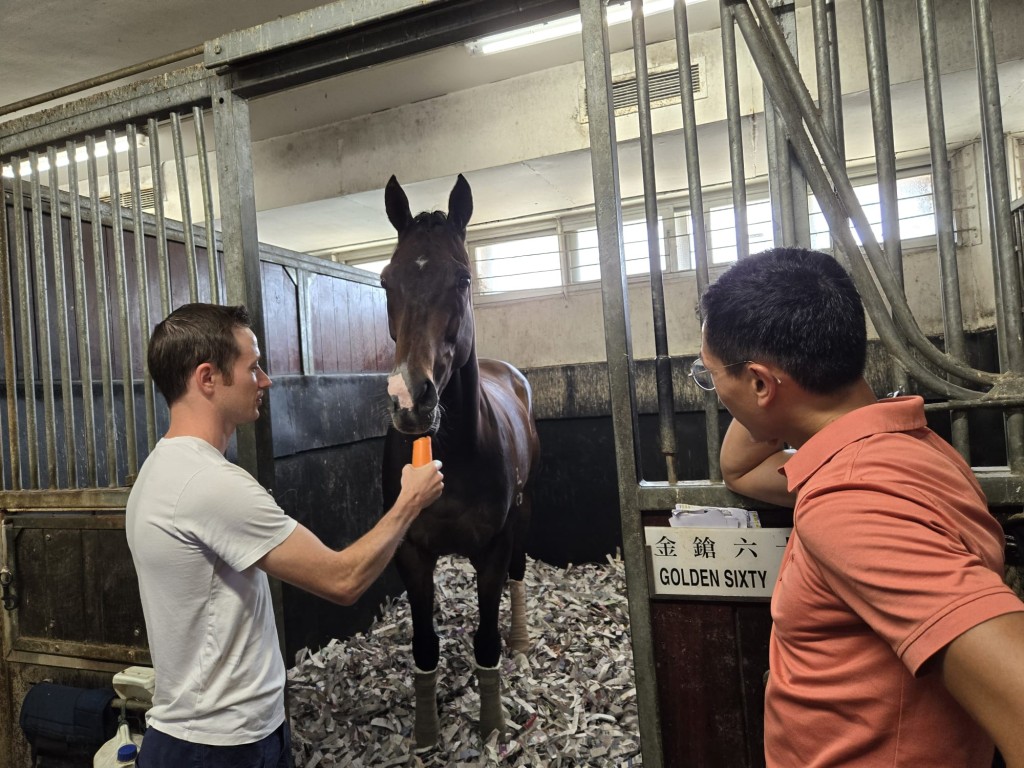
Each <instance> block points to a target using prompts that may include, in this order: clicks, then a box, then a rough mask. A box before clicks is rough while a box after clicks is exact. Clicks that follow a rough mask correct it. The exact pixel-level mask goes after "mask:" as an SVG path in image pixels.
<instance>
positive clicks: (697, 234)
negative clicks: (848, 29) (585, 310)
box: [674, 0, 722, 481]
mask: <svg viewBox="0 0 1024 768" xmlns="http://www.w3.org/2000/svg"><path fill="white" fill-rule="evenodd" d="M674 11H675V33H676V61H677V62H678V66H679V91H680V100H679V106H680V108H681V109H682V112H683V149H684V152H685V157H686V186H687V194H688V195H689V202H690V221H691V222H692V226H693V232H692V233H691V234H692V242H693V250H692V254H693V269H694V274H695V275H696V278H697V296H698V297H700V296H703V295H704V291H706V290H707V289H708V285H709V284H710V283H711V280H710V277H709V275H708V241H707V232H706V226H705V218H704V192H703V182H702V181H701V175H700V151H699V148H698V144H697V111H696V108H695V107H694V102H693V78H692V76H691V74H690V31H689V22H688V20H687V18H686V3H685V2H684V0H675V8H674ZM703 403H704V435H705V440H706V442H705V445H706V447H707V457H708V477H709V478H710V479H711V480H715V481H720V480H721V479H722V467H721V461H720V459H719V451H718V447H719V445H721V442H722V433H721V430H720V429H719V423H718V398H717V397H716V396H713V395H712V394H710V393H709V394H707V395H704V397H703Z"/></svg>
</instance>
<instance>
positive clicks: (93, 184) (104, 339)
mask: <svg viewBox="0 0 1024 768" xmlns="http://www.w3.org/2000/svg"><path fill="white" fill-rule="evenodd" d="M85 149H86V155H87V158H86V163H87V167H88V169H89V207H90V208H91V209H92V260H93V267H94V269H95V274H96V320H97V322H96V328H97V330H98V331H99V345H100V348H99V363H100V381H101V382H102V390H103V436H104V438H105V448H106V459H107V484H108V485H109V486H110V487H111V488H113V487H116V485H117V444H116V442H115V429H114V394H113V376H114V375H113V371H112V369H111V360H110V328H109V327H108V325H107V323H108V322H109V318H110V302H109V301H108V300H107V270H106V256H105V254H104V247H103V216H102V214H101V213H100V193H99V182H98V172H97V168H96V139H95V138H94V137H93V136H87V137H86V138H85Z"/></svg>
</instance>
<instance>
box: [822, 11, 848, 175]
mask: <svg viewBox="0 0 1024 768" xmlns="http://www.w3.org/2000/svg"><path fill="white" fill-rule="evenodd" d="M825 10H826V17H827V19H828V34H829V39H830V40H831V41H832V45H831V46H830V47H829V58H830V59H831V60H832V93H833V94H835V100H834V106H835V147H836V154H838V155H839V159H840V161H841V162H842V163H843V165H845V164H846V128H845V126H844V125H843V84H842V77H841V73H840V71H839V30H838V29H837V28H836V4H835V2H834V0H832V1H831V2H829V3H828V6H827V7H826V9H825Z"/></svg>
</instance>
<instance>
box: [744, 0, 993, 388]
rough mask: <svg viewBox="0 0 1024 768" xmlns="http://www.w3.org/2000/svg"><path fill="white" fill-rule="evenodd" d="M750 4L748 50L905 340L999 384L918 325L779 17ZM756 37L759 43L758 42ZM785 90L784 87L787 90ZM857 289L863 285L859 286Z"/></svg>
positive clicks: (758, 2)
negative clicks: (839, 209)
mask: <svg viewBox="0 0 1024 768" xmlns="http://www.w3.org/2000/svg"><path fill="white" fill-rule="evenodd" d="M750 4H751V5H752V6H753V7H754V9H755V10H756V11H757V14H758V17H759V19H760V20H761V24H760V25H757V24H756V23H755V22H754V18H753V14H752V13H751V10H750V8H748V7H747V6H746V5H745V4H739V5H736V6H733V13H734V15H735V17H736V19H737V21H739V18H740V15H741V14H743V15H744V17H745V19H746V23H747V24H748V27H747V30H746V32H745V33H744V37H745V39H746V41H747V47H748V48H751V46H752V45H755V46H756V47H757V49H758V53H757V54H754V51H753V49H751V55H752V56H753V58H754V61H755V63H756V64H757V65H758V69H759V71H760V72H761V76H762V79H764V77H765V72H769V71H770V72H773V73H774V77H775V81H776V85H777V86H778V87H779V88H780V90H779V91H774V90H773V93H775V96H774V100H775V102H776V105H780V104H786V105H789V106H787V107H786V109H784V110H783V112H784V113H786V112H788V114H785V115H784V119H785V120H786V123H787V126H788V127H789V131H790V136H791V139H793V140H794V141H796V134H801V135H803V137H804V138H805V139H806V138H807V134H805V133H804V129H803V125H806V126H807V130H808V131H809V132H810V136H811V139H813V143H814V148H816V149H817V153H815V152H814V151H813V149H812V151H811V153H810V154H809V155H805V157H804V159H802V160H801V165H803V168H804V173H808V174H809V173H810V172H811V171H810V169H809V168H808V163H809V162H811V161H812V159H813V158H815V157H816V155H818V154H820V156H821V162H819V161H818V160H817V159H813V164H814V166H815V167H816V168H817V169H818V170H821V163H822V162H823V163H824V167H825V168H827V169H828V172H829V176H830V177H831V179H832V185H834V186H835V191H834V192H833V191H832V190H831V189H830V190H829V192H828V196H829V197H832V198H834V197H836V196H837V195H838V198H839V199H840V200H841V201H842V203H843V208H844V210H845V216H846V218H849V219H851V220H852V221H853V224H854V227H855V228H856V230H857V233H858V234H859V235H860V238H861V241H862V243H863V248H864V251H865V252H866V253H867V255H868V258H869V259H870V261H871V266H872V268H873V271H874V276H875V277H876V278H877V280H878V285H879V286H880V287H881V289H882V291H883V293H884V294H885V298H886V300H887V301H888V302H889V304H890V306H891V308H892V309H893V313H894V315H895V317H896V318H897V319H898V323H899V327H900V329H901V330H902V332H903V334H904V336H905V337H906V338H907V340H908V341H909V342H910V343H911V344H912V345H913V346H914V348H915V349H917V350H918V351H919V352H920V353H921V354H922V355H923V356H924V357H925V359H927V360H929V361H930V362H932V363H933V364H934V365H936V366H938V367H939V368H940V369H942V370H944V371H947V372H949V373H954V374H956V375H957V376H960V377H961V378H963V379H965V380H967V381H970V382H973V383H977V384H983V385H989V384H993V383H995V381H996V380H997V379H998V375H996V374H991V373H988V372H985V371H978V370H975V369H972V368H969V367H967V366H966V365H964V364H963V363H961V362H960V361H958V360H954V359H953V358H951V357H949V356H948V355H946V354H945V353H943V352H941V351H940V350H939V349H937V348H936V347H935V345H934V344H932V343H931V341H929V340H928V338H927V337H926V336H925V335H924V333H923V332H922V331H921V329H920V327H919V326H918V324H917V321H916V320H915V319H914V316H913V313H912V312H911V311H910V307H909V306H908V305H907V299H906V296H905V295H904V294H903V291H902V290H901V289H900V287H899V286H898V285H897V284H896V280H895V277H894V275H893V272H892V268H891V265H890V264H889V261H888V260H887V259H886V258H885V255H884V254H883V253H882V250H881V248H880V247H879V245H878V241H877V240H876V239H875V235H874V231H873V230H872V229H871V225H870V223H869V222H868V220H867V217H866V216H865V215H864V210H863V208H862V207H861V205H860V201H859V200H858V199H857V195H856V193H855V192H854V191H853V186H852V185H851V184H850V180H849V178H848V177H847V175H846V171H845V167H844V166H843V165H841V164H840V161H839V157H838V155H837V154H836V151H835V147H833V146H832V144H831V142H830V141H829V139H828V136H826V135H825V133H824V130H823V128H822V122H821V119H820V117H819V116H818V115H817V107H815V105H814V102H813V101H812V100H811V97H810V94H809V93H808V92H807V88H806V86H805V85H804V82H803V79H802V77H801V75H800V71H799V69H798V68H797V66H796V62H795V61H794V60H793V57H792V55H791V54H790V52H789V49H788V48H787V47H786V44H785V41H784V40H782V37H781V33H780V31H779V29H778V26H777V25H776V24H774V23H773V18H774V17H773V16H772V13H771V11H770V10H769V9H768V7H767V6H766V5H765V1H764V0H750ZM751 25H752V26H751ZM755 35H756V41H755V40H754V36H755ZM752 41H754V42H752ZM776 67H778V69H776ZM781 89H784V92H783V90H781ZM801 121H802V123H801ZM826 181H827V180H826ZM822 194H824V190H822V189H820V188H819V189H818V190H815V195H816V196H817V197H818V202H819V203H821V204H824V201H823V200H822V199H821V195H822ZM830 202H831V201H830ZM843 229H847V227H846V226H845V223H844V224H843V226H841V227H840V230H843ZM835 234H836V233H835V231H833V236H835ZM840 235H842V233H841V232H840ZM851 242H852V240H851ZM847 255H848V256H849V258H850V260H851V262H857V261H860V260H861V259H862V257H861V247H860V246H859V245H858V246H857V247H856V248H855V249H853V250H852V251H851V250H849V249H847ZM858 285H861V284H860V283H858ZM874 286H875V280H874V279H872V280H871V281H870V282H865V283H864V284H863V285H862V286H861V290H862V291H864V290H865V289H870V290H876V289H875V287H874ZM872 320H873V321H874V322H875V323H876V324H878V323H879V322H882V321H881V320H880V319H879V318H875V317H874V316H872ZM901 346H902V345H901ZM932 378H934V377H932ZM937 391H940V392H941V391H944V389H939V390H937Z"/></svg>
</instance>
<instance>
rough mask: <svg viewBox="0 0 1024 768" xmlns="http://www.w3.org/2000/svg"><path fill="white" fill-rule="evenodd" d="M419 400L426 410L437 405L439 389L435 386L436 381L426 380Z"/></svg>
mask: <svg viewBox="0 0 1024 768" xmlns="http://www.w3.org/2000/svg"><path fill="white" fill-rule="evenodd" d="M419 400H420V406H421V407H423V408H425V409H426V410H432V409H433V408H434V406H436V405H437V389H436V388H435V387H434V382H432V381H425V382H424V383H423V390H422V391H421V393H420V399H419Z"/></svg>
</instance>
